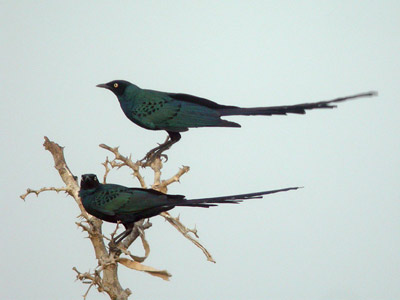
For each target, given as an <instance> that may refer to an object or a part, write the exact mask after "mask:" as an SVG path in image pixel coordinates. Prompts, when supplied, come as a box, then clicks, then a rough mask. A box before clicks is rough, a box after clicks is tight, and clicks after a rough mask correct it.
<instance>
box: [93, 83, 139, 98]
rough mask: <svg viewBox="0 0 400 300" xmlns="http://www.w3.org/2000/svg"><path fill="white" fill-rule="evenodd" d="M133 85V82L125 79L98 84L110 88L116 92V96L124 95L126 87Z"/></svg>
mask: <svg viewBox="0 0 400 300" xmlns="http://www.w3.org/2000/svg"><path fill="white" fill-rule="evenodd" d="M131 85H132V83H130V82H128V81H125V80H113V81H110V82H107V83H102V84H98V85H96V86H97V87H100V88H105V89H107V90H110V91H111V92H113V93H114V94H115V96H117V97H118V96H122V95H123V94H124V93H125V89H126V88H127V87H128V86H131Z"/></svg>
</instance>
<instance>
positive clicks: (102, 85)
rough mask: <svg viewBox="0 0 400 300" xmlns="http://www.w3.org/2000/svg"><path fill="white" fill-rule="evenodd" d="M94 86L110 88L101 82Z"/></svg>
mask: <svg viewBox="0 0 400 300" xmlns="http://www.w3.org/2000/svg"><path fill="white" fill-rule="evenodd" d="M96 86H97V87H99V88H105V89H107V90H109V89H110V87H109V86H108V85H107V84H106V83H101V84H98V85H96Z"/></svg>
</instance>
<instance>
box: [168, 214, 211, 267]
mask: <svg viewBox="0 0 400 300" xmlns="http://www.w3.org/2000/svg"><path fill="white" fill-rule="evenodd" d="M160 215H161V216H163V217H164V218H165V220H167V221H168V222H169V223H170V224H171V225H172V226H174V227H175V228H176V230H178V231H179V232H180V233H181V234H182V235H183V236H184V237H185V238H187V239H188V240H189V241H191V242H192V243H193V244H195V245H196V247H198V248H200V249H201V251H203V253H204V255H205V256H206V258H207V260H208V261H211V262H213V263H215V262H216V261H215V260H214V258H213V257H212V256H211V254H210V252H208V250H207V249H206V248H205V247H204V246H203V245H202V244H201V243H200V242H199V241H198V240H197V239H196V238H199V236H198V235H197V229H196V228H194V229H189V228H187V227H186V226H185V225H183V224H182V223H181V221H180V220H179V217H176V218H174V217H172V216H171V215H170V214H169V213H168V212H162V213H161V214H160ZM190 233H192V234H194V235H195V237H196V238H194V237H193V236H191V235H190Z"/></svg>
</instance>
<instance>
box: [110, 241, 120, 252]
mask: <svg viewBox="0 0 400 300" xmlns="http://www.w3.org/2000/svg"><path fill="white" fill-rule="evenodd" d="M118 244H119V242H118V243H116V241H115V240H114V239H111V241H110V242H109V243H108V248H109V249H110V252H114V253H117V254H118V253H119V254H120V253H121V252H122V251H121V249H119V247H118Z"/></svg>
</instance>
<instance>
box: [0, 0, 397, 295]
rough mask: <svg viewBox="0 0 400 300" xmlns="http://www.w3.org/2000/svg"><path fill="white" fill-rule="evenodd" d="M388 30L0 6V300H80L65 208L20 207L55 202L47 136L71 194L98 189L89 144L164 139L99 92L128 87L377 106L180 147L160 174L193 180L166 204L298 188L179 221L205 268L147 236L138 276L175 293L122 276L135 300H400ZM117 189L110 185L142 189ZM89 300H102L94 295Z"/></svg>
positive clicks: (276, 5)
mask: <svg viewBox="0 0 400 300" xmlns="http://www.w3.org/2000/svg"><path fill="white" fill-rule="evenodd" d="M399 15H400V2H399V1H362V2H360V1H301V2H300V1H297V2H295V1H218V2H217V1H201V2H200V1H146V2H145V1H136V4H135V3H134V2H133V1H132V2H131V3H128V1H95V2H93V1H87V2H84V1H0V25H1V28H2V29H1V31H0V37H1V42H0V43H1V46H0V53H1V55H0V66H1V72H0V82H1V83H0V91H1V110H0V112H1V118H0V130H1V135H0V142H1V145H2V146H1V150H0V151H1V152H0V153H1V166H2V172H1V175H0V176H1V179H0V180H1V185H2V189H1V199H2V201H1V203H2V204H1V209H0V219H1V222H2V226H1V227H0V228H1V229H0V230H1V232H0V235H1V239H2V241H1V248H0V257H1V260H0V267H1V270H2V271H1V273H0V294H1V298H2V299H15V300H18V299H81V295H83V294H84V292H85V291H86V288H87V286H84V285H82V284H81V283H80V282H75V281H74V280H75V273H74V272H73V271H72V267H74V266H75V267H77V268H78V269H79V270H80V271H81V272H85V271H88V270H89V269H93V268H94V267H95V266H96V261H95V259H94V253H93V250H92V246H91V244H90V242H89V240H87V239H85V237H86V234H85V233H82V232H81V230H79V229H78V228H77V227H76V225H75V221H76V218H75V217H76V216H77V215H78V213H79V211H78V208H77V207H76V204H75V202H74V201H73V200H72V198H70V197H67V196H65V195H63V194H56V193H52V192H48V193H43V194H41V195H40V196H39V198H36V197H35V196H30V197H28V198H27V201H26V202H23V201H22V200H21V199H20V198H19V195H21V194H22V193H24V192H25V190H26V188H28V187H30V188H40V187H43V186H56V187H60V186H62V182H61V179H60V177H59V176H58V173H57V172H56V170H55V169H54V168H53V165H54V163H53V160H52V157H51V155H50V153H49V152H47V151H45V150H44V148H43V147H42V144H43V136H44V135H46V136H48V137H49V138H50V139H51V140H54V141H56V142H57V143H59V144H60V145H62V146H65V156H66V159H67V162H68V164H69V167H70V169H71V170H72V172H74V174H75V175H77V176H80V175H81V174H83V173H97V174H98V175H99V176H102V175H103V166H102V165H101V163H102V162H103V161H104V159H105V156H106V155H109V153H107V152H106V151H105V150H103V149H101V148H99V147H98V145H99V144H100V143H106V144H108V145H110V146H117V145H119V146H120V147H121V148H120V150H121V152H122V153H124V154H126V155H127V154H129V153H132V155H133V157H134V158H137V159H139V158H142V156H143V155H144V154H145V153H146V151H147V150H149V149H150V148H152V147H154V146H155V145H156V143H158V142H162V141H163V140H164V139H165V137H166V133H165V132H161V131H160V132H155V131H148V130H145V129H142V128H140V127H138V126H136V125H134V124H133V123H131V122H130V121H129V120H128V119H126V118H125V116H124V115H123V113H122V111H121V109H120V107H119V104H118V102H117V99H116V97H115V96H114V95H112V94H111V93H110V92H109V91H106V90H104V89H98V88H96V87H95V85H96V84H98V83H104V82H108V81H110V80H113V79H125V80H129V81H131V82H133V83H135V84H137V85H139V86H140V87H143V88H149V89H156V90H162V91H170V92H184V93H191V94H194V95H197V96H201V97H205V98H208V99H211V100H213V101H217V102H219V103H222V104H231V105H241V106H268V105H283V104H296V103H301V102H308V101H319V100H326V99H331V98H335V97H339V96H346V95H351V94H355V93H359V92H367V91H370V90H377V91H379V97H376V98H368V99H362V100H357V101H352V102H347V103H342V104H340V105H339V108H338V109H336V110H325V111H311V112H309V113H307V114H306V115H304V116H296V115H290V116H286V117H284V116H275V117H227V118H226V119H229V120H232V121H235V122H239V123H240V124H242V128H241V129H236V128H231V129H228V128H208V129H207V128H202V129H191V130H190V131H189V132H186V133H183V135H182V140H181V141H180V142H179V143H178V144H177V145H175V146H174V147H173V148H172V150H171V151H169V158H170V160H169V161H168V163H167V164H166V165H165V168H164V171H165V173H164V174H166V175H167V176H170V175H173V174H174V173H175V172H176V171H177V169H178V168H179V167H180V166H182V165H188V166H190V167H191V171H190V172H189V173H188V174H187V175H185V176H184V177H183V178H182V180H181V183H180V184H174V185H173V186H171V188H170V190H169V192H170V193H179V194H185V195H187V196H188V197H189V198H195V197H205V196H217V195H224V194H232V193H245V192H252V191H260V190H266V189H275V188H283V187H288V186H304V187H305V188H304V189H302V190H299V191H294V192H287V193H283V194H277V195H271V196H267V197H265V198H264V199H263V200H254V201H248V202H246V203H243V204H241V205H240V206H237V205H232V206H229V205H226V206H222V207H218V208H212V209H190V208H179V209H175V210H173V211H172V214H173V215H175V216H176V215H178V214H181V220H182V221H183V222H184V223H185V224H186V225H187V226H194V225H197V228H198V230H199V235H200V238H201V239H200V240H201V242H202V243H204V245H205V246H206V247H207V249H208V250H209V251H210V252H211V253H212V255H213V257H214V258H215V259H216V261H217V263H216V264H213V263H210V262H207V261H206V259H205V257H204V256H203V254H202V252H201V251H200V250H199V249H198V248H196V247H195V246H194V245H192V244H191V243H190V242H188V241H187V240H186V239H184V238H183V237H182V236H181V235H180V234H179V233H178V232H176V230H175V229H174V228H172V227H171V226H170V225H169V224H168V223H166V222H164V220H163V219H162V218H161V217H155V218H153V219H152V223H153V227H152V228H151V229H150V230H148V231H147V238H148V241H149V242H150V246H151V254H150V257H149V258H148V259H147V260H146V264H147V265H150V266H153V267H156V268H159V269H166V270H168V271H169V272H170V273H171V274H172V275H173V277H172V278H171V281H169V282H166V281H163V280H161V279H158V278H155V277H152V276H149V275H147V274H144V273H140V272H136V271H132V270H128V269H126V268H124V267H123V266H121V267H120V270H121V271H120V279H121V283H122V285H123V287H124V288H130V289H131V290H132V292H133V295H132V296H131V298H132V299H143V300H147V299H166V300H169V299H171V300H172V299H173V300H177V299H182V300H183V299H195V300H197V299H199V300H200V299H222V300H227V299H282V300H284V299H285V300H286V299H288V300H290V299H293V300H294V299H308V300H314V299H315V300H319V299H321V300H325V299H335V300H339V299H346V300H349V299H350V300H353V299H364V300H370V299H371V300H372V299H377V300H378V299H379V300H386V299H388V300H389V299H400V255H399V253H400V192H399V183H398V182H399V175H400V172H399V171H400V156H399V153H400V138H399V137H400V122H399V121H400V119H399V111H400V104H399V103H400V59H399V53H400V18H399ZM129 174H130V173H129V171H128V170H126V169H123V170H120V171H117V172H113V173H112V174H111V175H110V177H109V182H113V183H120V184H124V185H129V186H138V182H136V181H135V180H133V179H132V178H131V177H130V175H129ZM146 174H147V176H146V178H147V179H151V178H150V173H146ZM113 228H114V227H113V226H106V227H105V231H106V232H107V233H110V232H111V231H112V229H113ZM134 249H138V250H137V252H136V253H137V254H139V255H140V254H142V250H140V248H139V247H138V248H136V247H134ZM88 299H91V300H92V299H108V297H107V296H106V295H100V294H98V292H97V291H95V290H94V291H92V292H91V293H90V295H89V297H88Z"/></svg>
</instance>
